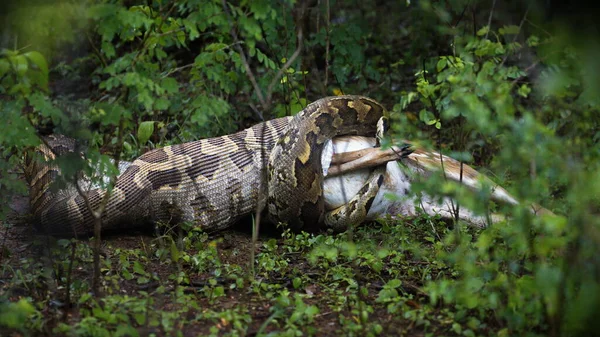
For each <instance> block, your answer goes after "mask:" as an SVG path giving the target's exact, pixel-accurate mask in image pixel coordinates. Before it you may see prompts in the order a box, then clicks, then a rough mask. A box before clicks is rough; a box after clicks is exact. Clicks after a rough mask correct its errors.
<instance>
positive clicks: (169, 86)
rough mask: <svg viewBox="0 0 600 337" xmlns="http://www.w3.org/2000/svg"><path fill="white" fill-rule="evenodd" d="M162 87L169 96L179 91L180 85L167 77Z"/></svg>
mask: <svg viewBox="0 0 600 337" xmlns="http://www.w3.org/2000/svg"><path fill="white" fill-rule="evenodd" d="M160 86H161V87H162V88H163V89H164V90H165V92H167V93H169V94H174V93H176V92H178V91H179V83H177V80H176V79H174V78H172V77H165V78H163V79H162V81H160Z"/></svg>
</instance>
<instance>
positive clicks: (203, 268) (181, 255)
mask: <svg viewBox="0 0 600 337" xmlns="http://www.w3.org/2000/svg"><path fill="white" fill-rule="evenodd" d="M26 204H27V199H26V198H25V197H16V198H15V199H14V202H13V205H12V207H13V208H14V209H17V210H18V211H19V213H23V212H26V209H27V207H26ZM11 219H12V222H13V223H11V224H5V226H3V227H4V228H2V230H1V232H0V244H1V245H2V247H1V248H2V255H1V261H2V270H1V274H0V298H3V299H6V298H8V299H9V302H11V303H13V304H15V303H22V302H19V300H21V299H26V300H27V302H28V303H31V304H32V305H33V308H32V309H31V308H29V307H28V306H24V307H25V308H28V309H24V310H25V311H27V310H29V315H28V316H27V315H26V316H19V315H16V316H15V317H16V318H14V320H18V319H19V317H26V318H27V319H26V321H24V322H22V323H24V325H20V326H19V325H18V324H17V325H14V326H13V327H12V328H9V329H6V327H5V331H4V333H2V335H3V336H23V335H25V336H27V335H35V336H38V335H39V336H60V335H78V336H79V335H85V336H87V335H89V336H135V335H139V336H147V335H155V336H200V335H205V336H208V335H211V336H261V335H278V336H299V335H318V336H333V335H347V336H352V335H354V336H368V335H384V336H439V335H467V336H468V335H481V334H483V335H487V334H489V333H490V332H492V331H494V330H497V329H499V328H501V327H499V326H497V324H496V323H494V321H493V320H492V319H490V321H489V322H480V321H479V320H473V319H470V318H469V317H468V315H465V313H467V314H468V311H465V310H457V308H456V307H454V306H450V305H443V304H439V303H438V304H437V305H433V304H432V303H431V299H430V297H429V296H427V294H426V292H425V291H423V287H425V286H426V285H427V282H428V281H429V280H433V279H437V278H440V277H453V270H452V268H451V267H450V266H448V265H446V264H445V263H444V262H443V261H440V260H439V259H436V257H435V254H434V250H435V247H439V246H440V245H439V244H438V243H439V238H440V237H443V233H444V232H445V231H447V230H449V229H448V228H447V225H446V224H444V223H443V222H440V221H437V220H435V219H424V218H415V219H407V220H406V221H405V222H403V223H373V224H370V225H367V226H362V227H360V228H358V229H355V230H354V231H352V232H351V233H348V232H346V233H341V234H335V233H320V234H308V233H298V234H295V233H291V232H289V231H285V230H283V231H282V230H274V229H273V230H269V231H263V233H261V235H260V236H259V238H258V240H257V242H256V243H255V247H256V249H255V256H254V268H252V267H251V264H250V261H252V258H253V255H252V250H253V248H252V247H253V242H252V233H251V231H249V230H247V228H251V221H247V222H246V223H242V224H240V225H238V226H236V227H237V228H235V229H231V230H226V231H222V232H218V233H213V234H210V235H209V234H207V233H204V232H202V231H200V230H195V229H192V230H187V231H179V233H178V234H176V233H173V232H172V233H163V234H161V235H156V234H153V233H143V232H136V233H113V234H110V235H105V236H104V237H103V242H102V253H101V256H100V260H101V261H100V266H101V285H102V286H101V288H102V291H101V292H102V296H100V297H95V296H93V295H92V293H91V284H92V277H93V267H92V266H93V253H92V248H91V247H92V242H93V241H92V239H89V240H65V239H63V240H56V239H53V238H49V237H45V236H40V235H34V234H32V231H31V229H30V226H29V225H27V220H26V216H23V215H15V216H13V217H12V218H11ZM174 232H177V231H174ZM67 289H69V291H67ZM15 308H17V306H15ZM15 310H16V309H15ZM457 322H462V323H457ZM15 324H16V323H15ZM0 332H2V331H0Z"/></svg>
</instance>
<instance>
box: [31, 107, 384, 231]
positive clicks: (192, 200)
mask: <svg viewBox="0 0 600 337" xmlns="http://www.w3.org/2000/svg"><path fill="white" fill-rule="evenodd" d="M384 113H385V109H384V108H383V107H382V106H381V105H380V104H379V103H377V102H375V101H373V100H372V99H369V98H366V97H360V96H336V97H327V98H323V99H320V100H318V101H316V102H314V103H312V104H310V105H308V106H307V107H306V109H304V110H303V111H301V112H300V113H298V114H297V115H296V116H294V117H284V118H279V119H274V120H271V121H267V122H263V123H260V124H257V125H255V126H253V127H250V128H248V129H245V130H242V131H240V132H237V133H234V134H231V135H226V136H221V137H215V138H209V139H202V140H198V141H193V142H189V143H183V144H178V145H172V146H166V147H163V148H159V149H154V150H151V151H149V152H147V153H145V154H143V155H142V156H140V157H139V158H138V159H136V160H135V161H134V162H133V163H131V165H130V166H129V167H128V168H127V169H126V170H125V171H124V172H123V173H122V174H121V175H120V176H119V177H118V179H117V180H116V184H115V186H114V188H113V190H112V194H111V196H110V198H109V200H108V202H107V205H106V208H105V211H104V213H103V215H102V229H103V230H107V229H114V228H129V227H133V226H137V225H141V224H144V223H148V222H164V223H171V224H177V223H181V222H185V221H190V222H192V223H193V224H194V225H195V226H200V227H201V228H203V229H204V230H206V231H215V230H220V229H224V228H226V227H228V226H230V225H231V224H232V223H234V222H235V221H237V220H239V219H240V218H241V217H242V216H244V215H247V214H250V213H251V212H253V211H254V210H255V209H256V206H257V205H258V204H261V205H262V206H265V205H266V203H267V201H266V200H264V199H266V198H265V197H266V196H267V194H266V193H265V188H266V185H267V184H265V183H263V182H262V181H263V179H262V177H263V176H264V173H263V168H264V166H265V164H266V163H267V162H269V165H271V166H270V167H269V169H268V171H269V173H270V176H271V177H272V178H275V179H271V180H270V181H269V183H268V186H269V189H268V202H269V211H273V212H274V213H272V214H271V218H273V219H274V220H275V221H283V222H289V223H291V224H292V225H293V226H294V228H301V227H302V223H300V224H298V223H297V222H296V221H297V220H298V219H301V221H303V222H306V223H310V226H309V227H311V228H306V229H312V228H314V227H315V226H317V225H319V224H321V223H322V222H323V221H327V219H326V218H327V217H326V216H324V210H323V208H322V207H323V206H322V205H323V202H322V195H321V194H322V192H321V191H322V187H321V185H322V180H323V177H322V174H319V172H321V171H320V170H321V168H320V164H319V163H316V161H317V158H319V159H320V156H321V152H322V147H323V143H324V142H325V141H326V140H327V139H331V138H333V137H335V136H336V135H343V134H362V135H366V134H369V133H371V134H370V135H371V136H372V135H373V134H372V133H373V132H374V131H375V130H376V128H377V122H378V120H379V119H380V118H381V117H382V116H383V114H384ZM46 143H47V145H48V146H46V145H42V146H40V147H38V152H39V153H41V154H42V156H43V157H44V158H45V161H39V160H32V159H31V157H28V158H27V160H26V162H25V173H26V174H25V175H26V178H27V180H28V183H29V186H30V204H31V208H32V213H33V222H34V224H35V225H36V226H37V227H38V228H41V229H42V231H43V232H45V233H48V234H54V235H60V236H85V235H90V234H92V233H93V227H94V226H93V222H94V221H93V216H92V214H91V212H90V210H89V207H87V205H86V201H85V198H84V197H83V196H82V195H81V194H80V193H78V191H77V188H75V186H68V187H67V188H64V187H62V188H57V187H56V186H55V185H56V184H54V182H55V180H57V177H58V175H60V172H59V170H58V168H57V166H56V165H54V164H52V163H48V161H50V160H53V159H55V158H56V157H57V156H62V155H65V154H68V153H69V152H73V151H74V149H75V141H74V140H72V139H69V138H66V137H64V136H60V135H53V136H48V137H47V138H46ZM274 148H275V150H276V151H277V152H274V153H272V151H273V149H274ZM269 158H270V160H269ZM276 159H280V161H278V160H276ZM292 163H294V164H293V165H292ZM290 169H291V170H290ZM374 182H379V184H380V183H381V178H380V177H377V176H375V175H374V178H372V179H370V180H369V181H368V182H367V183H366V184H365V190H364V191H363V192H368V193H367V194H368V197H367V198H366V199H365V198H363V199H361V200H360V201H357V200H354V201H352V202H351V203H349V204H351V205H352V206H351V207H350V208H348V207H346V208H345V209H344V210H342V211H340V210H338V212H337V213H339V214H343V215H344V219H346V216H347V215H348V216H349V217H348V218H351V219H356V220H361V219H362V218H364V215H365V214H366V210H365V209H360V210H357V209H359V208H364V207H366V208H367V209H368V206H369V202H372V197H370V196H372V195H373V193H376V191H375V190H374V188H377V187H378V186H376V187H373V185H374ZM78 183H79V184H80V186H82V185H83V186H82V187H81V189H83V190H84V193H85V195H86V197H87V199H88V200H89V202H90V205H91V208H92V209H97V208H98V206H99V205H100V204H101V202H102V198H103V196H104V193H105V191H104V190H103V189H99V188H90V187H89V184H88V185H85V184H83V183H81V182H78ZM367 185H368V186H367ZM373 191H374V192H373ZM285 200H289V201H286V202H283V201H285ZM306 200H308V201H306ZM274 205H275V206H274ZM282 205H283V207H281V206H282ZM288 207H289V208H288ZM303 212H306V214H304V213H303ZM334 213H335V212H334ZM352 217H353V218H352ZM343 221H344V220H343V219H341V220H340V218H338V219H337V222H338V223H341V222H343ZM330 222H331V223H333V221H330Z"/></svg>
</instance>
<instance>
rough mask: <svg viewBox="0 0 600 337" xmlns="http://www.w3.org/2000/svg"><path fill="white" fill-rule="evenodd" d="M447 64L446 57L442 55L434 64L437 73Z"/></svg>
mask: <svg viewBox="0 0 600 337" xmlns="http://www.w3.org/2000/svg"><path fill="white" fill-rule="evenodd" d="M447 64H448V59H447V58H446V57H444V56H442V57H441V58H440V59H439V61H438V62H437V65H436V67H435V68H436V70H437V71H438V73H439V72H440V71H442V70H444V68H446V65H447Z"/></svg>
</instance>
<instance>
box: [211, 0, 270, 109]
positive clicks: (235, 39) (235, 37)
mask: <svg viewBox="0 0 600 337" xmlns="http://www.w3.org/2000/svg"><path fill="white" fill-rule="evenodd" d="M221 3H222V5H223V12H225V14H226V16H227V21H229V25H230V26H231V30H230V34H231V37H232V38H233V42H234V44H235V45H236V47H237V50H238V53H240V59H241V60H242V64H243V65H244V68H245V69H246V75H247V76H248V79H249V80H250V82H251V83H252V87H254V92H256V97H258V100H259V101H260V104H261V105H262V106H263V108H264V107H266V106H268V105H267V101H265V97H264V96H263V93H262V90H260V87H259V86H258V82H256V77H254V73H253V72H252V69H250V64H248V59H247V58H246V54H245V53H244V49H242V47H241V46H240V39H239V38H238V35H237V33H236V31H235V27H234V25H233V20H232V19H231V13H230V12H229V8H228V7H227V1H226V0H222V1H221Z"/></svg>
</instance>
